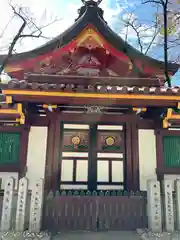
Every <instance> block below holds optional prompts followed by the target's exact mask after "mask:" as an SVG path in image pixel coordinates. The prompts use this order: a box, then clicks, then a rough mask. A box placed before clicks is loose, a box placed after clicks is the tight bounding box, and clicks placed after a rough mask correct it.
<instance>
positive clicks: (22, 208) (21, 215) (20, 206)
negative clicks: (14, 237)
mask: <svg viewBox="0 0 180 240" xmlns="http://www.w3.org/2000/svg"><path fill="white" fill-rule="evenodd" d="M27 191H28V180H27V179H26V178H21V179H20V181H19V188H18V200H17V209H16V225H15V230H16V231H18V232H23V231H24V223H25V213H26V201H27Z"/></svg>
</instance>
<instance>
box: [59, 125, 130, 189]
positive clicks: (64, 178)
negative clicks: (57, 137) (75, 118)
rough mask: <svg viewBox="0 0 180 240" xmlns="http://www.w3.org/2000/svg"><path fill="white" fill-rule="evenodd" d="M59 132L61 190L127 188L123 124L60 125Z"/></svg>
mask: <svg viewBox="0 0 180 240" xmlns="http://www.w3.org/2000/svg"><path fill="white" fill-rule="evenodd" d="M61 133H62V136H61V147H60V184H59V186H60V189H61V190H79V189H81V190H90V191H94V190H124V188H126V186H125V185H126V181H125V176H126V153H125V146H124V145H125V132H124V126H123V124H122V125H106V124H97V123H96V124H70V123H68V124H67V123H62V124H61Z"/></svg>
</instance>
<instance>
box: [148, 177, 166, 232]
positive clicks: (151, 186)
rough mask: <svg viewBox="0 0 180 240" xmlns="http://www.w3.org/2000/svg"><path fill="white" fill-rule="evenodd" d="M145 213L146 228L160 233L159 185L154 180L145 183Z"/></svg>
mask: <svg viewBox="0 0 180 240" xmlns="http://www.w3.org/2000/svg"><path fill="white" fill-rule="evenodd" d="M147 203H148V204H147V212H148V227H149V229H150V230H151V231H153V232H156V233H160V232H162V213H161V194H160V183H159V182H158V181H156V180H148V181H147Z"/></svg>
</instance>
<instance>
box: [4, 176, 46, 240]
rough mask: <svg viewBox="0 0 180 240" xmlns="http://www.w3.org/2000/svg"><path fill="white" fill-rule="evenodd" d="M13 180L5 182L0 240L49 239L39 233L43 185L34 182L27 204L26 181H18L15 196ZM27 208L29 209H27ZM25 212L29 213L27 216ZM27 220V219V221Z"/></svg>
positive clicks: (40, 180)
mask: <svg viewBox="0 0 180 240" xmlns="http://www.w3.org/2000/svg"><path fill="white" fill-rule="evenodd" d="M14 183H15V181H14V179H13V178H12V177H11V178H9V179H8V180H7V182H6V185H5V189H4V196H3V201H2V211H1V225H0V226H1V232H0V233H1V236H0V238H1V239H49V236H48V234H46V233H42V232H41V220H42V206H43V191H44V183H43V180H42V179H39V180H37V181H35V183H34V187H33V189H32V192H31V197H30V201H29V203H28V180H27V179H26V178H22V179H20V180H19V185H18V192H17V194H16V196H15V190H14ZM28 208H29V209H28ZM27 212H28V213H29V214H28V215H27ZM27 218H29V219H28V220H27ZM25 222H26V223H27V224H26V225H25Z"/></svg>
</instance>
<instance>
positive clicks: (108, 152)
mask: <svg viewBox="0 0 180 240" xmlns="http://www.w3.org/2000/svg"><path fill="white" fill-rule="evenodd" d="M124 149H125V148H124V132H123V126H122V125H118V126H117V125H116V126H115V125H98V126H97V149H96V151H97V153H96V161H97V189H98V190H105V189H106V190H113V189H114V190H116V189H124Z"/></svg>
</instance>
